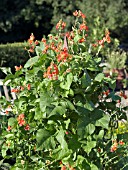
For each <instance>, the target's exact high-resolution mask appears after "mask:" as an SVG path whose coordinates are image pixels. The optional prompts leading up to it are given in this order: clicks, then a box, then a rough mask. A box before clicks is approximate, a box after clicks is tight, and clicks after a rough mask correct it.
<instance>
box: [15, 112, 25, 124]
mask: <svg viewBox="0 0 128 170" xmlns="http://www.w3.org/2000/svg"><path fill="white" fill-rule="evenodd" d="M17 120H18V124H19V125H20V126H23V125H25V120H24V114H20V115H19V116H18V118H17Z"/></svg>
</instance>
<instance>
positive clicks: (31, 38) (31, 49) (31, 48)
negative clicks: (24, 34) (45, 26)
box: [28, 33, 39, 53]
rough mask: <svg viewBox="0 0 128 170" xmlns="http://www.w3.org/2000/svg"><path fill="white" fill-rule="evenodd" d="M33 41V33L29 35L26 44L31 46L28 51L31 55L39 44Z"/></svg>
mask: <svg viewBox="0 0 128 170" xmlns="http://www.w3.org/2000/svg"><path fill="white" fill-rule="evenodd" d="M34 40H35V36H34V34H33V33H31V35H30V38H29V39H28V43H29V44H30V45H31V47H30V49H29V50H28V51H29V52H31V53H33V52H34V48H35V46H36V45H38V44H39V41H37V40H35V41H34Z"/></svg>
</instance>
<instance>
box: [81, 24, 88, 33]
mask: <svg viewBox="0 0 128 170" xmlns="http://www.w3.org/2000/svg"><path fill="white" fill-rule="evenodd" d="M79 28H80V31H82V30H86V31H88V26H86V25H85V23H82V24H80V27H79Z"/></svg>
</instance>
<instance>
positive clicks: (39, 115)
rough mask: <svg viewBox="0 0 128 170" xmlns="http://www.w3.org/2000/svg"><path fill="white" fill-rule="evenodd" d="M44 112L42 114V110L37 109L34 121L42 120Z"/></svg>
mask: <svg viewBox="0 0 128 170" xmlns="http://www.w3.org/2000/svg"><path fill="white" fill-rule="evenodd" d="M42 114H43V113H42V112H41V110H40V108H39V107H36V108H35V116H34V119H35V120H40V119H41V118H42Z"/></svg>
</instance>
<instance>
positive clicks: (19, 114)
mask: <svg viewBox="0 0 128 170" xmlns="http://www.w3.org/2000/svg"><path fill="white" fill-rule="evenodd" d="M73 15H74V16H75V18H76V20H75V23H74V25H73V26H72V30H71V31H69V32H66V33H64V32H63V29H64V28H65V26H66V23H65V22H63V21H62V20H60V21H59V22H58V23H57V25H56V29H57V31H58V33H57V34H56V35H49V36H48V38H47V39H45V38H42V40H41V41H37V40H35V37H34V35H33V34H31V36H30V38H29V40H28V42H29V44H30V47H29V48H28V52H29V53H30V59H29V60H28V61H27V62H26V64H25V65H24V67H23V68H22V66H15V69H16V72H15V74H12V73H8V75H7V77H6V78H5V80H4V82H6V83H7V81H9V84H10V86H11V87H13V89H12V92H13V93H15V94H16V95H17V99H16V100H14V101H13V103H12V102H9V101H8V102H6V100H5V98H4V97H3V98H2V99H1V100H0V102H1V105H2V107H3V108H4V109H5V110H6V115H5V116H3V119H6V121H2V123H1V132H0V133H1V138H0V141H1V153H2V157H3V159H5V158H6V159H7V158H14V159H15V161H16V162H15V164H14V166H12V168H11V170H17V169H26V170H29V169H34V170H39V169H40V170H41V169H44V170H49V169H50V170H52V169H53V170H55V169H56V170H57V169H62V170H64V169H70V170H73V169H76V170H83V169H86V170H87V169H88V170H93V169H94V170H98V169H106V170H107V169H111V168H112V169H113V170H114V169H115V170H116V169H117V167H119V168H123V166H125V164H126V161H127V156H128V155H127V154H128V153H127V149H126V148H127V143H126V142H127V139H126V138H124V137H123V138H122V136H117V135H116V136H115V129H117V127H118V122H119V121H122V119H124V120H127V117H126V111H125V110H126V109H127V107H124V108H122V106H121V104H120V100H121V98H126V97H127V96H126V95H125V94H124V93H121V95H120V96H118V95H115V92H114V89H115V80H113V79H111V78H108V77H105V76H104V74H103V67H102V66H101V65H100V64H101V61H102V59H101V57H100V56H99V51H100V50H102V49H103V47H104V46H105V44H107V43H110V36H109V34H110V33H109V31H108V30H107V29H106V30H105V35H104V36H103V37H102V39H100V40H99V41H96V42H95V43H94V42H92V39H91V38H90V37H89V35H87V32H88V25H87V22H86V16H85V15H84V14H83V13H82V12H81V11H75V12H74V13H73ZM31 54H32V56H31ZM8 108H10V111H8ZM125 135H127V134H125ZM8 151H9V154H8ZM120 151H121V152H120ZM119 152H120V154H118V153H119Z"/></svg>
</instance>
